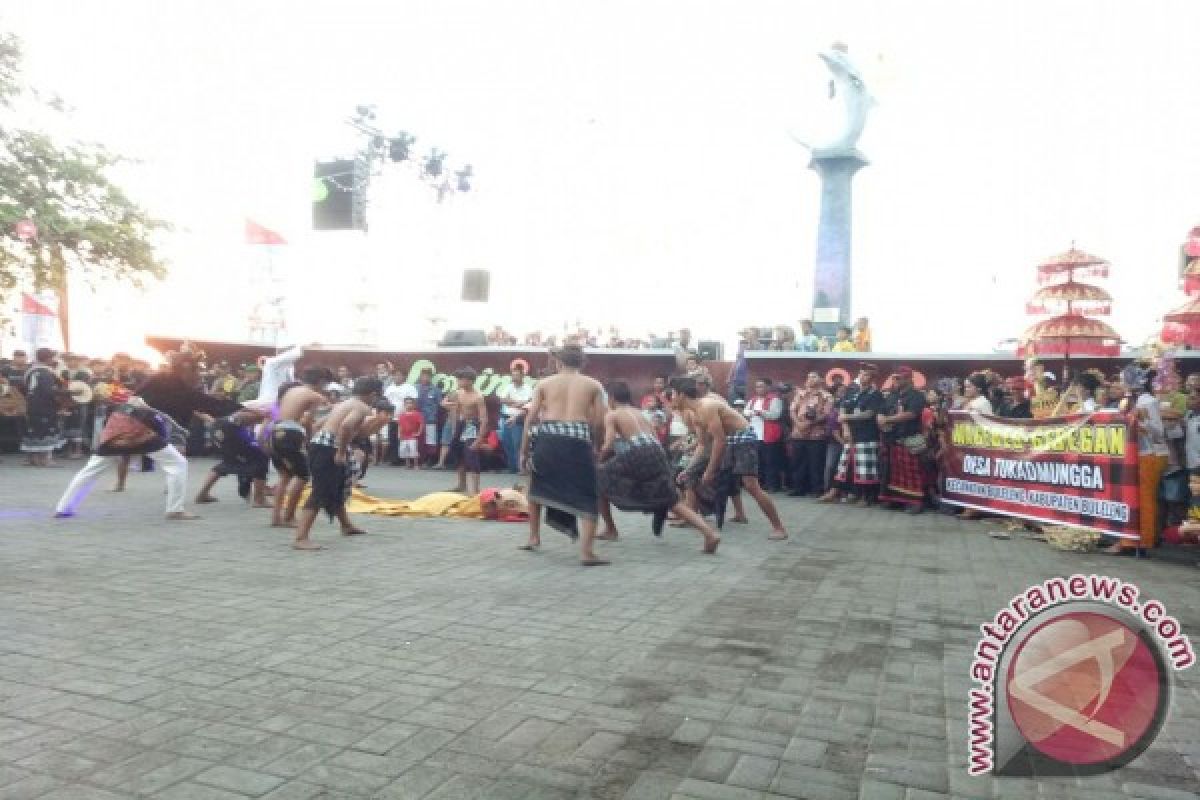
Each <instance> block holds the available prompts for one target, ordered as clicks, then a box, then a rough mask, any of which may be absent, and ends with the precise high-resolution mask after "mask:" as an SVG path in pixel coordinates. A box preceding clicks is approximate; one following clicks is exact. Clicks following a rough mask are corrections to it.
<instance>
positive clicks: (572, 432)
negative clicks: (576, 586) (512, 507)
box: [520, 345, 609, 567]
mask: <svg viewBox="0 0 1200 800" xmlns="http://www.w3.org/2000/svg"><path fill="white" fill-rule="evenodd" d="M551 358H552V360H553V362H554V364H555V366H556V367H557V369H558V374H556V375H553V376H551V377H549V378H544V379H542V380H540V381H538V384H537V386H536V387H535V388H534V390H533V400H532V401H531V403H530V406H529V414H528V421H527V423H526V425H525V433H524V435H523V436H522V437H521V459H520V460H521V465H522V471H528V473H529V474H530V476H531V478H530V485H529V541H528V542H527V543H526V544H524V545H523V546H522V547H521V549H522V550H529V551H535V550H537V549H538V548H539V547H541V544H542V538H541V521H542V506H546V507H547V509H548V510H553V511H556V512H558V513H557V514H556V515H555V517H556V518H558V521H556V520H554V519H551V516H550V514H549V513H548V514H547V520H546V521H547V524H548V525H551V526H552V527H558V528H560V529H563V522H562V521H561V519H562V518H563V517H564V516H566V517H570V522H572V523H573V522H574V521H575V519H576V518H579V519H580V520H581V527H582V528H583V531H582V533H583V535H582V537H580V543H579V553H580V559H581V563H582V564H583V566H585V567H596V566H604V565H606V564H608V563H609V562H608V561H606V560H604V559H602V558H599V557H597V556H596V552H595V550H594V549H593V541H594V539H595V537H596V514H597V507H598V498H597V494H596V461H595V449H594V447H593V445H592V441H593V438H592V428H593V427H598V423H599V422H600V420H601V418H602V416H603V413H604V412H603V405H602V402H603V401H602V398H603V396H604V389H603V387H601V386H600V383H599V382H598V381H595V380H593V379H591V378H589V377H587V376H586V375H583V374H582V373H581V372H580V370H581V369H582V368H583V360H584V357H583V348H581V347H579V346H577V345H567V346H565V347H562V348H560V349H557V350H552V351H551ZM531 443H532V458H530V445H531ZM564 532H566V533H567V534H568V535H572V534H573V530H572V529H571V528H566V529H565V530H564Z"/></svg>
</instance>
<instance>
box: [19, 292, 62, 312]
mask: <svg viewBox="0 0 1200 800" xmlns="http://www.w3.org/2000/svg"><path fill="white" fill-rule="evenodd" d="M21 313H22V314H41V315H43V316H47V317H53V316H57V315H56V314H55V313H54V309H52V308H50V306H48V305H46V304H45V303H43V302H41V301H40V300H38V299H37V298H36V297H34V296H33V295H31V294H26V293H24V292H22V293H21Z"/></svg>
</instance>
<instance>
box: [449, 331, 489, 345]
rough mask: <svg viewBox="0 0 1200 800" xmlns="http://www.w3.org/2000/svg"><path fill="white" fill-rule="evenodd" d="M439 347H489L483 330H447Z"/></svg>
mask: <svg viewBox="0 0 1200 800" xmlns="http://www.w3.org/2000/svg"><path fill="white" fill-rule="evenodd" d="M438 346H439V347H487V334H486V333H484V332H483V331H446V334H445V335H444V336H443V337H442V341H441V343H440V344H439V345H438Z"/></svg>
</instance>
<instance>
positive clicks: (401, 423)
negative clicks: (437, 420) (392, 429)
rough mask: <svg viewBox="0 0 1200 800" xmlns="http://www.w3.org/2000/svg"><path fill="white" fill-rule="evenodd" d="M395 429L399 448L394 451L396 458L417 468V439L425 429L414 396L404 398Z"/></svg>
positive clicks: (423, 418)
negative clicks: (401, 412)
mask: <svg viewBox="0 0 1200 800" xmlns="http://www.w3.org/2000/svg"><path fill="white" fill-rule="evenodd" d="M396 427H397V430H398V434H397V435H398V436H399V440H400V441H399V449H398V450H397V451H396V458H397V459H398V460H400V461H405V462H407V463H408V468H409V469H416V468H417V458H418V454H417V439H418V438H419V437H420V436H421V433H422V431H424V430H425V417H424V415H423V414H421V412H420V411H417V401H416V399H415V398H412V397H408V398H405V400H404V413H403V414H401V415H400V419H399V420H397V426H396Z"/></svg>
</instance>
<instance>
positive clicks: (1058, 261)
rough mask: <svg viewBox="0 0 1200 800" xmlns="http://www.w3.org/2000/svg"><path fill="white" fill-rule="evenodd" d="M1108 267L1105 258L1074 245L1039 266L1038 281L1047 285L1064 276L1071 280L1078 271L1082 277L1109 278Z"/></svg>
mask: <svg viewBox="0 0 1200 800" xmlns="http://www.w3.org/2000/svg"><path fill="white" fill-rule="evenodd" d="M1108 267H1109V264H1108V262H1107V261H1105V260H1104V259H1103V258H1100V257H1099V256H1094V255H1092V254H1091V253H1085V252H1084V251H1082V250H1080V249H1078V248H1077V247H1075V245H1074V244H1072V245H1071V249H1070V250H1068V251H1067V252H1065V253H1059V254H1058V255H1056V256H1054V257H1053V258H1050V259H1049V260H1047V261H1044V262H1042V263H1041V264H1038V280H1039V281H1040V282H1042V283H1047V282H1049V281H1052V280H1054V279H1055V278H1056V277H1058V276H1060V275H1064V274H1065V275H1066V276H1067V280H1071V279H1073V278H1074V277H1075V272H1076V271H1078V272H1079V273H1080V274H1082V275H1090V276H1093V277H1099V278H1107V277H1108Z"/></svg>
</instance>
